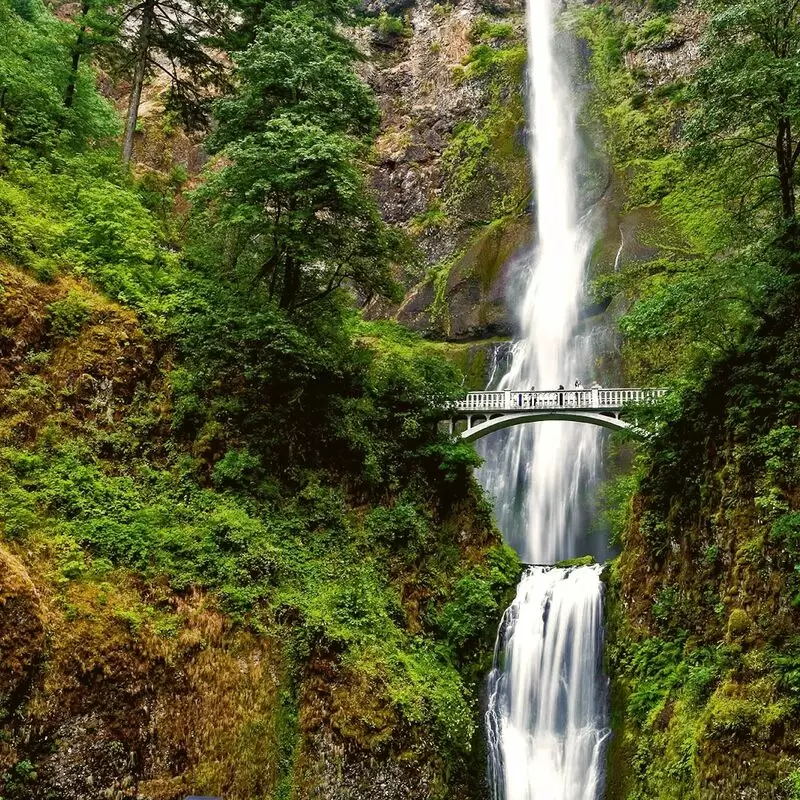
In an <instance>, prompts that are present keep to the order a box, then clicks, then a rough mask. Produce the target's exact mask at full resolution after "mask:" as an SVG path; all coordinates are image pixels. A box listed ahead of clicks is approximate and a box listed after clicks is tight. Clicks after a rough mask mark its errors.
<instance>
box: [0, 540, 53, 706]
mask: <svg viewBox="0 0 800 800" xmlns="http://www.w3.org/2000/svg"><path fill="white" fill-rule="evenodd" d="M44 636H45V626H44V616H43V611H42V606H41V602H40V600H39V594H38V592H37V591H36V587H35V586H34V585H33V582H32V581H31V579H30V577H29V576H28V573H27V571H26V570H25V568H24V567H23V566H22V564H21V563H20V562H19V561H18V560H17V559H16V558H15V557H14V556H13V555H11V553H9V552H8V551H7V550H6V549H4V548H2V547H0V717H1V716H2V715H3V713H4V712H10V711H11V710H12V709H13V707H14V706H15V705H16V704H17V703H18V702H19V700H20V695H21V694H23V693H24V691H25V688H26V685H27V682H28V680H29V679H30V677H31V675H32V673H33V671H34V669H35V666H36V663H37V662H38V660H39V657H40V655H41V652H42V648H43V647H44Z"/></svg>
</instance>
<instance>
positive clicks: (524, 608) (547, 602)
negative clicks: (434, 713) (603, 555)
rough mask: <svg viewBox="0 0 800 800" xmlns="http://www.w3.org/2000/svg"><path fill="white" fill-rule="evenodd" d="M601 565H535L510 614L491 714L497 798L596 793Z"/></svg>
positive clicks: (587, 797)
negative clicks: (557, 566) (561, 567)
mask: <svg viewBox="0 0 800 800" xmlns="http://www.w3.org/2000/svg"><path fill="white" fill-rule="evenodd" d="M602 647H603V630H602V584H601V582H600V568H599V567H577V568H566V569H558V568H555V567H554V568H548V567H533V568H531V569H529V570H528V571H527V572H526V574H525V576H524V577H523V579H522V581H521V583H520V584H519V587H518V588H517V596H516V599H515V600H514V603H513V604H512V605H511V606H510V607H509V608H508V610H507V611H506V613H505V615H504V618H503V622H502V624H501V626H500V632H499V634H498V637H497V645H496V647H495V663H494V668H493V670H492V672H491V674H490V676H489V697H488V708H487V711H486V728H487V733H488V744H489V747H488V750H489V777H490V783H491V789H492V798H493V800H595V798H597V797H598V794H599V790H600V788H601V784H602V766H603V764H602V756H603V743H604V741H605V739H606V737H607V728H606V720H605V717H606V712H605V707H606V682H605V680H604V678H603V675H602V670H601V663H602Z"/></svg>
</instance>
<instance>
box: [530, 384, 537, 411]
mask: <svg viewBox="0 0 800 800" xmlns="http://www.w3.org/2000/svg"><path fill="white" fill-rule="evenodd" d="M528 391H529V392H531V396H530V397H529V398H528V407H529V408H533V407H534V406H535V405H536V394H535V392H536V387H535V386H531V388H530V389H529V390H528Z"/></svg>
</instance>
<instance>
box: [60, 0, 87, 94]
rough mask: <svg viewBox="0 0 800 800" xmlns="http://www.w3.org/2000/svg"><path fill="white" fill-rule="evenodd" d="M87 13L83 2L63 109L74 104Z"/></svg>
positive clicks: (84, 39) (85, 4)
mask: <svg viewBox="0 0 800 800" xmlns="http://www.w3.org/2000/svg"><path fill="white" fill-rule="evenodd" d="M88 13H89V4H88V3H86V2H84V3H83V4H82V5H81V18H82V20H83V21H82V22H81V27H80V28H79V30H78V35H77V37H76V38H75V44H74V45H73V46H72V64H71V65H70V69H69V81H68V82H67V91H66V93H65V94H64V107H65V108H72V104H73V103H74V102H75V87H76V85H77V83H78V67H79V66H80V64H81V55H83V47H84V43H85V42H86V15H87V14H88Z"/></svg>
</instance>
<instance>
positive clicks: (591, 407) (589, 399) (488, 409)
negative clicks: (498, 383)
mask: <svg viewBox="0 0 800 800" xmlns="http://www.w3.org/2000/svg"><path fill="white" fill-rule="evenodd" d="M666 393H667V390H666V389H630V388H624V389H601V388H599V387H596V388H592V389H583V388H580V389H552V390H547V391H513V390H505V391H500V392H470V393H469V394H468V395H467V396H466V398H465V399H464V400H461V401H459V402H457V403H455V404H454V406H453V408H452V412H451V416H450V419H449V421H448V423H449V429H450V433H455V429H456V423H457V422H458V421H459V420H466V423H467V427H466V430H464V431H463V432H461V433H460V434H459V435H460V437H461V438H462V439H464V440H465V441H468V442H471V441H475V440H476V439H480V438H482V437H483V436H486V435H488V434H489V433H492V432H493V431H496V430H500V429H502V428H509V427H511V426H512V425H521V424H524V423H528V422H543V421H548V420H560V421H564V422H582V423H586V424H589V425H599V426H600V427H604V428H611V429H615V430H632V431H633V432H634V433H637V432H638V429H637V427H636V424H635V421H633V422H631V421H628V420H625V419H623V418H622V415H623V413H624V411H625V407H626V406H629V405H632V404H641V403H654V402H656V401H657V400H658V399H659V398H661V397H663V396H664V395H665V394H666Z"/></svg>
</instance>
